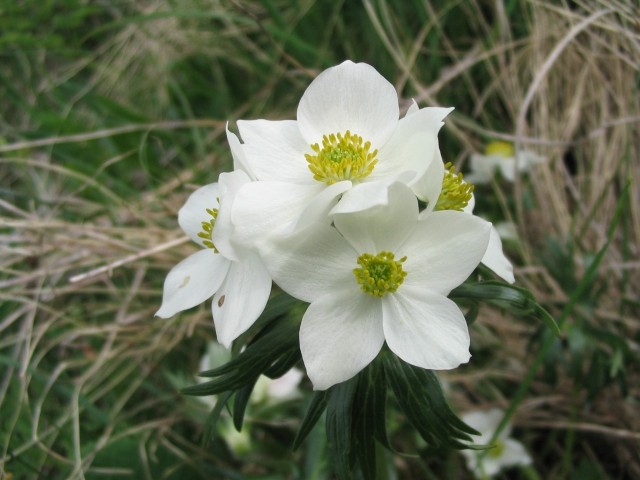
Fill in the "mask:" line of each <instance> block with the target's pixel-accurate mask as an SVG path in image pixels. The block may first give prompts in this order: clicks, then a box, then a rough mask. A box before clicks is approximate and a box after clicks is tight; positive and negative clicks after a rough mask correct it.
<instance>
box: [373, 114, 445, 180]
mask: <svg viewBox="0 0 640 480" xmlns="http://www.w3.org/2000/svg"><path fill="white" fill-rule="evenodd" d="M452 110H453V108H423V109H420V110H418V111H417V112H416V113H414V114H412V115H409V116H407V117H404V118H403V119H401V120H400V122H399V123H398V128H396V130H395V132H394V133H393V136H392V137H391V138H390V139H389V141H388V142H387V143H386V144H385V145H384V146H383V147H382V148H380V151H379V152H378V157H377V158H378V163H377V164H376V166H375V168H374V170H373V173H372V174H371V175H370V176H369V177H367V180H370V181H374V180H378V179H380V178H384V177H385V176H388V175H394V174H397V173H399V172H405V171H413V172H415V173H416V180H417V179H420V178H422V176H423V175H424V173H425V172H426V170H427V168H428V167H429V164H430V163H431V162H432V161H434V160H435V157H434V155H435V151H436V149H437V148H438V131H439V130H440V128H441V127H442V125H443V123H442V120H443V119H444V117H446V116H447V114H449V112H451V111H452Z"/></svg>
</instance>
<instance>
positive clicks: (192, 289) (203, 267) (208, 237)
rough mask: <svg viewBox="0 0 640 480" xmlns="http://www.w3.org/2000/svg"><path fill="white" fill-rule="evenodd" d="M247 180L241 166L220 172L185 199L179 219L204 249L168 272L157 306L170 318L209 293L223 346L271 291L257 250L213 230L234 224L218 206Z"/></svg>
mask: <svg viewBox="0 0 640 480" xmlns="http://www.w3.org/2000/svg"><path fill="white" fill-rule="evenodd" d="M249 181H250V180H249V178H248V177H247V175H246V174H245V173H244V172H243V171H242V170H236V171H235V172H233V173H227V174H222V175H221V176H220V183H212V184H210V185H206V186H204V187H201V188H199V189H198V190H196V191H195V192H193V193H192V194H191V196H190V197H189V198H188V199H187V202H186V203H185V205H184V206H183V207H182V208H181V209H180V211H179V212H178V223H179V224H180V228H182V230H183V231H184V232H185V233H186V234H187V235H188V236H189V237H190V238H191V239H192V240H193V241H194V242H196V243H197V244H198V245H200V246H201V247H203V249H202V250H200V251H198V252H196V253H194V254H192V255H191V256H189V257H187V258H186V259H185V260H183V261H181V262H180V263H178V264H177V265H176V266H175V267H173V269H172V270H171V271H170V272H169V274H168V275H167V278H166V280H165V282H164V289H163V294H162V305H161V307H160V309H159V310H158V311H157V312H156V315H157V316H159V317H161V318H168V317H171V316H173V315H175V314H176V313H178V312H181V311H183V310H186V309H188V308H191V307H194V306H196V305H199V304H200V303H202V302H204V301H205V300H207V299H208V298H211V297H213V302H212V313H213V321H214V325H215V329H216V335H217V338H218V341H219V342H220V343H222V344H223V345H224V346H226V347H229V346H230V345H231V342H233V340H235V339H236V338H237V337H238V336H239V335H240V334H242V333H243V332H245V331H246V330H247V329H248V328H249V327H250V326H251V325H252V324H253V323H254V322H255V321H256V320H257V318H258V317H259V316H260V314H261V313H262V311H263V310H264V307H265V305H266V304H267V300H268V299H269V293H270V292H271V277H270V276H269V273H268V271H267V269H266V267H265V265H264V263H263V262H262V259H261V258H260V256H259V255H258V253H257V252H256V251H253V250H250V249H247V248H239V247H234V246H233V245H232V243H231V242H230V241H228V238H227V237H226V236H220V235H218V232H217V230H218V229H220V230H221V231H224V232H230V231H231V230H232V227H231V225H230V219H228V215H222V218H221V216H219V211H220V210H223V207H226V204H227V203H232V202H233V195H232V194H233V193H234V192H235V191H236V190H237V184H243V183H248V182H249ZM221 204H222V206H221ZM218 238H220V241H219V240H218ZM225 240H227V241H225ZM225 247H226V248H225Z"/></svg>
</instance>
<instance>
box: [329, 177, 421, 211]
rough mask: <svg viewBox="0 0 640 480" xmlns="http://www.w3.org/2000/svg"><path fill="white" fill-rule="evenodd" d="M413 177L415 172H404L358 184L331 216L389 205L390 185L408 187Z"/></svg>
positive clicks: (345, 194) (347, 192) (347, 193)
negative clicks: (399, 184)
mask: <svg viewBox="0 0 640 480" xmlns="http://www.w3.org/2000/svg"><path fill="white" fill-rule="evenodd" d="M413 177H415V174H414V173H413V172H402V173H400V174H398V175H397V176H395V177H394V176H389V177H386V178H383V179H382V180H380V181H378V182H367V183H358V184H356V185H354V186H353V187H352V188H351V189H349V190H348V191H346V192H344V194H343V195H342V197H341V198H340V201H339V202H338V204H337V205H336V206H335V207H334V208H333V210H331V212H330V214H331V215H333V214H336V213H354V212H360V211H362V210H366V209H367V208H371V207H375V206H379V205H387V204H388V203H389V195H388V189H389V185H391V184H393V183H396V182H400V183H404V184H405V185H408V184H409V183H410V182H411V181H412V180H413Z"/></svg>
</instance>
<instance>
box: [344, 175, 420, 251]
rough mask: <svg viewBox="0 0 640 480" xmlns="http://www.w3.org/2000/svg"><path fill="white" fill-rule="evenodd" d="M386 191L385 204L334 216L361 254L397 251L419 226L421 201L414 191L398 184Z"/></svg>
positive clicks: (346, 237)
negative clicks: (417, 224) (419, 202)
mask: <svg viewBox="0 0 640 480" xmlns="http://www.w3.org/2000/svg"><path fill="white" fill-rule="evenodd" d="M386 194H387V195H386V196H387V201H386V203H384V204H381V205H377V206H374V207H371V208H368V209H366V210H362V211H360V212H355V213H347V214H335V215H334V216H333V221H334V223H335V225H336V227H337V229H338V230H339V231H340V233H342V235H343V236H344V237H345V239H346V240H347V241H348V242H349V243H350V244H351V245H352V246H353V247H354V248H355V250H356V251H358V252H359V253H372V254H376V253H378V252H381V251H383V250H386V251H395V250H396V249H397V248H398V246H399V245H401V244H402V243H403V242H404V241H405V240H406V238H407V237H408V236H409V235H410V234H411V232H413V229H414V228H415V226H416V220H417V218H418V201H417V200H416V197H415V195H414V194H413V192H412V191H411V190H410V189H409V188H407V187H406V186H405V185H403V184H401V183H394V184H393V185H391V186H390V187H389V188H388V190H387V192H386Z"/></svg>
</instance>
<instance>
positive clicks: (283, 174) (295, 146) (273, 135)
mask: <svg viewBox="0 0 640 480" xmlns="http://www.w3.org/2000/svg"><path fill="white" fill-rule="evenodd" d="M238 130H239V131H240V137H242V141H243V142H244V143H243V147H244V148H243V150H244V153H245V156H246V161H247V164H248V166H249V168H250V169H251V173H253V174H255V177H256V178H257V179H258V180H268V181H284V182H295V183H314V182H315V180H314V179H313V174H312V173H311V170H309V167H308V165H309V164H308V163H307V160H306V159H305V158H304V154H305V153H312V152H313V151H312V150H311V146H310V144H309V143H307V142H306V141H305V140H304V139H303V138H302V136H301V135H300V131H299V130H298V125H297V122H296V121H294V120H280V121H271V120H239V121H238Z"/></svg>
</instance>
